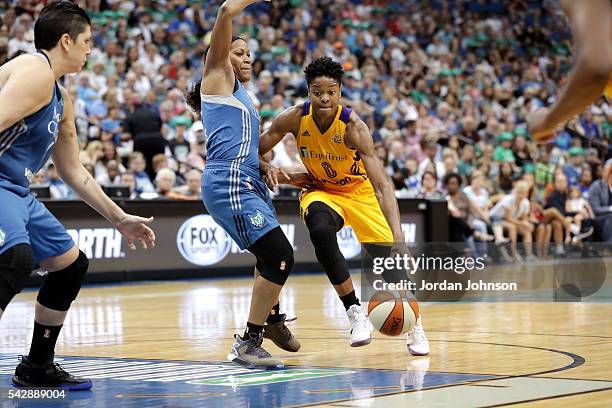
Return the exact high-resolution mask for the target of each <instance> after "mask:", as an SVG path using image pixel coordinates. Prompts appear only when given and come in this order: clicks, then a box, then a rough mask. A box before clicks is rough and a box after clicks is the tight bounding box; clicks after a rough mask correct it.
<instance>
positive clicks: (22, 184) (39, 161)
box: [0, 56, 64, 194]
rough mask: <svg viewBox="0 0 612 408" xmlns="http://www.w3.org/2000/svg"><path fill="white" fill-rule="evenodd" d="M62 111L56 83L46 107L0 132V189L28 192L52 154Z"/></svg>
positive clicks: (62, 106) (60, 95)
mask: <svg viewBox="0 0 612 408" xmlns="http://www.w3.org/2000/svg"><path fill="white" fill-rule="evenodd" d="M43 58H44V56H43ZM0 109H2V107H1V106H0ZM63 109H64V102H63V100H62V94H61V91H60V89H59V87H58V85H57V84H55V85H54V87H53V97H52V98H51V101H50V102H49V104H48V105H47V106H45V107H43V108H42V109H40V110H39V111H38V112H36V113H34V114H32V115H30V116H28V117H26V118H24V119H22V120H20V121H19V122H17V123H15V124H14V125H13V126H11V127H10V128H8V129H6V130H5V131H3V132H2V133H0V186H1V187H4V188H7V189H10V190H12V191H15V192H17V193H20V194H26V193H27V192H28V191H29V186H30V181H31V180H32V177H33V176H34V174H35V173H37V172H38V171H39V170H40V169H41V168H42V167H43V166H44V165H45V163H46V162H47V160H48V159H49V156H50V155H51V153H52V152H53V146H54V145H55V142H56V141H57V136H58V134H59V129H60V124H61V121H62V112H63Z"/></svg>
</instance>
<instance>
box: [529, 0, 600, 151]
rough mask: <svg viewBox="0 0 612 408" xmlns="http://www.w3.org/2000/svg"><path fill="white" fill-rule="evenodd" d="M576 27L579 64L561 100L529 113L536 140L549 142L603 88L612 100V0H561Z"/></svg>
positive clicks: (561, 94)
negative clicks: (556, 130) (559, 126)
mask: <svg viewBox="0 0 612 408" xmlns="http://www.w3.org/2000/svg"><path fill="white" fill-rule="evenodd" d="M560 2H561V8H562V9H563V12H564V13H565V15H566V16H567V17H568V19H569V21H570V25H571V28H572V36H573V40H574V49H575V51H576V53H575V58H576V65H575V67H574V69H573V70H572V72H571V73H570V76H569V78H568V81H567V85H566V86H565V88H564V89H563V90H562V91H561V93H560V95H559V98H558V99H557V101H556V102H555V103H554V104H553V105H552V106H550V107H548V108H541V109H538V110H537V111H535V112H534V113H532V114H531V115H529V117H528V118H527V124H528V127H529V131H530V132H531V134H532V135H533V138H534V140H536V141H538V142H547V141H549V140H551V139H552V137H553V132H554V129H555V127H556V126H557V125H559V124H560V123H563V122H565V121H567V120H569V119H571V118H572V117H573V116H574V115H577V114H579V113H581V112H583V111H584V110H585V109H586V108H587V107H588V106H589V105H590V104H592V103H593V102H594V101H595V100H596V99H597V98H598V97H599V96H601V94H602V92H604V93H605V95H606V96H607V97H608V100H610V101H612V0H561V1H560Z"/></svg>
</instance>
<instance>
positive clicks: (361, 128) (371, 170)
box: [344, 112, 404, 242]
mask: <svg viewBox="0 0 612 408" xmlns="http://www.w3.org/2000/svg"><path fill="white" fill-rule="evenodd" d="M344 141H345V143H346V144H347V145H348V146H352V147H354V148H356V149H357V152H359V155H360V156H361V160H362V161H363V165H364V166H365V170H366V173H367V174H368V177H369V178H370V182H371V183H372V187H374V193H375V194H376V199H377V200H378V204H379V205H380V209H381V210H382V212H383V214H384V215H385V219H386V220H387V223H388V224H389V227H390V228H391V232H392V233H393V240H394V241H395V242H404V234H403V233H402V226H401V224H400V212H399V207H398V205H397V200H396V198H395V190H394V189H393V185H392V184H391V180H389V177H388V176H387V174H386V173H385V169H384V167H383V165H382V162H381V161H380V159H379V158H378V155H377V154H376V149H375V148H374V141H373V140H372V136H371V135H370V130H369V129H368V126H367V125H366V124H365V123H364V122H363V121H362V120H361V119H359V117H358V116H357V114H356V113H354V112H353V113H351V117H350V121H349V124H348V126H347V129H346V135H345V136H344Z"/></svg>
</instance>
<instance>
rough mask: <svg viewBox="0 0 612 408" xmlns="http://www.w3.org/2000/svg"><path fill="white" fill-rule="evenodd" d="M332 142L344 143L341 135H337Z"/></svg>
mask: <svg viewBox="0 0 612 408" xmlns="http://www.w3.org/2000/svg"><path fill="white" fill-rule="evenodd" d="M332 140H333V142H334V143H338V144H340V143H342V136H340V133H336V134H335V135H334V136H333V137H332Z"/></svg>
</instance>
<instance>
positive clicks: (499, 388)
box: [322, 377, 612, 408]
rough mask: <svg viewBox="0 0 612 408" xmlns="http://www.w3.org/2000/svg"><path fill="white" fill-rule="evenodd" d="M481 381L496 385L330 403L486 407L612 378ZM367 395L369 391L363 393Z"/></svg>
mask: <svg viewBox="0 0 612 408" xmlns="http://www.w3.org/2000/svg"><path fill="white" fill-rule="evenodd" d="M478 384H479V385H492V386H493V387H486V388H484V387H474V386H473V384H465V385H458V386H450V387H444V388H438V389H435V388H434V389H424V390H421V391H413V392H408V393H402V394H394V395H387V396H380V397H375V398H368V399H357V400H353V401H343V402H339V403H337V404H333V403H332V404H328V405H322V406H328V407H366V406H367V407H380V408H396V407H398V408H399V407H411V408H415V407H428V408H443V407H449V406H452V407H453V408H472V407H486V406H494V405H502V404H512V403H517V402H521V401H530V400H536V399H547V398H554V397H560V396H563V395H569V394H575V393H580V392H588V391H597V390H602V389H606V388H609V387H612V382H602V381H588V380H585V381H576V380H563V379H550V378H546V379H545V378H532V377H516V378H508V379H502V380H492V381H485V382H479V383H478ZM364 397H367V395H364Z"/></svg>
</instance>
